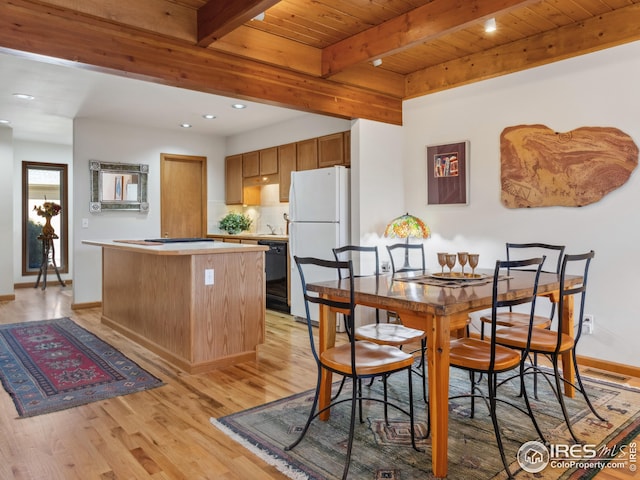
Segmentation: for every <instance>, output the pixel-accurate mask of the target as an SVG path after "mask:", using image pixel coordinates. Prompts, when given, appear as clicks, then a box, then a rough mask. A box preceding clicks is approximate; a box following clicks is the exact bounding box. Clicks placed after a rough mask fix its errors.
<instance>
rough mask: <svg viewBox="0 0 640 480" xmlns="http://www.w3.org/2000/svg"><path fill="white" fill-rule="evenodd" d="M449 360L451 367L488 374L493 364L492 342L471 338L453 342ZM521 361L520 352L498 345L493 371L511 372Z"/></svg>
mask: <svg viewBox="0 0 640 480" xmlns="http://www.w3.org/2000/svg"><path fill="white" fill-rule="evenodd" d="M449 358H450V361H451V366H454V367H459V368H464V369H468V370H469V369H470V370H474V371H476V372H487V371H489V367H490V363H491V342H490V341H487V340H480V339H479V338H470V337H466V338H459V339H456V340H452V341H451V348H450V350H449ZM520 360H521V357H520V352H518V351H517V350H514V349H512V348H509V347H504V346H501V345H496V352H495V364H494V367H493V370H494V371H495V372H502V371H505V370H510V369H512V368H515V367H517V366H518V365H519V364H520Z"/></svg>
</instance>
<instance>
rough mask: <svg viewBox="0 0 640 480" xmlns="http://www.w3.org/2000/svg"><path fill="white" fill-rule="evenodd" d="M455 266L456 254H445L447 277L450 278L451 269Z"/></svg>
mask: <svg viewBox="0 0 640 480" xmlns="http://www.w3.org/2000/svg"><path fill="white" fill-rule="evenodd" d="M455 266H456V254H455V253H447V267H449V276H451V269H453V267H455Z"/></svg>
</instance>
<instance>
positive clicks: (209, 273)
mask: <svg viewBox="0 0 640 480" xmlns="http://www.w3.org/2000/svg"><path fill="white" fill-rule="evenodd" d="M204 284H205V285H213V268H207V269H205V271H204Z"/></svg>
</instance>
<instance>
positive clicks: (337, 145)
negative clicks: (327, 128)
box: [318, 132, 351, 168]
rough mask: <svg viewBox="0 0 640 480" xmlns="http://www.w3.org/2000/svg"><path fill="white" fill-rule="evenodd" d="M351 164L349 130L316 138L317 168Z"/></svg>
mask: <svg viewBox="0 0 640 480" xmlns="http://www.w3.org/2000/svg"><path fill="white" fill-rule="evenodd" d="M350 164H351V132H340V133H333V134H331V135H325V136H323V137H319V138H318V168H323V167H332V166H333V165H350Z"/></svg>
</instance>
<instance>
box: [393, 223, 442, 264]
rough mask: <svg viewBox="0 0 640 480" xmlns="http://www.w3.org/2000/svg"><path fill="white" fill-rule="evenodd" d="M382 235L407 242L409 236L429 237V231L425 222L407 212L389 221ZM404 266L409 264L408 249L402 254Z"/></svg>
mask: <svg viewBox="0 0 640 480" xmlns="http://www.w3.org/2000/svg"><path fill="white" fill-rule="evenodd" d="M384 236H385V237H389V238H404V239H406V242H407V244H408V243H409V238H429V237H430V236H431V231H430V230H429V227H427V224H426V223H424V222H423V221H422V220H421V219H419V218H418V217H414V216H413V215H409V212H407V213H405V214H404V215H401V216H399V217H397V218H394V219H393V220H391V221H390V222H389V224H388V225H387V228H385V230H384ZM404 263H405V267H407V266H408V265H409V250H406V251H405V256H404Z"/></svg>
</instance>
